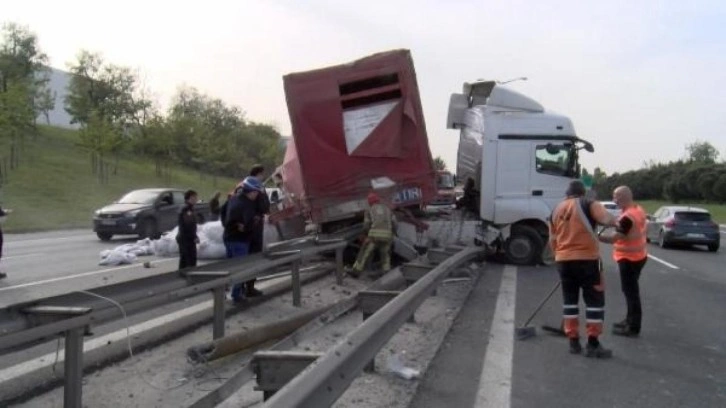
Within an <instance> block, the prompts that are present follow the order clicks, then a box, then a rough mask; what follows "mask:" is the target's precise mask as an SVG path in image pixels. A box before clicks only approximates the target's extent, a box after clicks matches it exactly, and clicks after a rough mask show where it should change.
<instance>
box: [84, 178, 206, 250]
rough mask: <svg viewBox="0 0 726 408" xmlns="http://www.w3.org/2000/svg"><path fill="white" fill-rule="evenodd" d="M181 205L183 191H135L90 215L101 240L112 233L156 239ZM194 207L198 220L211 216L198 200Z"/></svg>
mask: <svg viewBox="0 0 726 408" xmlns="http://www.w3.org/2000/svg"><path fill="white" fill-rule="evenodd" d="M183 206H184V191H183V190H176V189H171V188H148V189H143V190H134V191H131V192H129V193H128V194H126V195H124V196H123V197H121V199H120V200H118V201H116V202H115V203H113V204H110V205H107V206H105V207H103V208H101V209H100V210H97V211H96V212H95V214H94V216H93V231H94V232H95V233H96V235H98V238H99V239H101V240H102V241H108V240H110V239H111V238H112V237H113V236H114V235H138V236H139V237H141V238H154V239H156V238H158V237H160V236H161V233H162V232H165V231H170V230H172V229H174V227H175V226H176V225H177V219H178V215H179V211H181V208H182V207H183ZM196 209H197V214H198V218H199V219H198V221H199V223H203V222H204V221H205V220H206V219H209V218H210V212H209V204H207V203H198V204H197V206H196Z"/></svg>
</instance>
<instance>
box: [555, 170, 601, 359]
mask: <svg viewBox="0 0 726 408" xmlns="http://www.w3.org/2000/svg"><path fill="white" fill-rule="evenodd" d="M585 193H586V190H585V185H584V184H583V183H582V182H581V181H579V180H574V181H572V182H571V183H570V186H569V187H568V189H567V193H566V194H567V198H566V199H565V200H564V201H562V202H561V203H560V204H558V205H557V207H556V208H555V210H554V211H553V212H552V216H551V218H550V246H551V247H552V252H553V253H554V254H555V262H556V264H557V270H558V272H559V274H560V280H561V282H562V298H563V305H562V309H563V320H564V322H563V326H564V329H565V335H566V336H567V337H568V338H569V339H570V353H572V354H580V353H582V345H581V344H580V334H579V319H580V309H579V303H580V290H582V297H583V299H584V300H585V306H586V308H587V309H586V312H585V317H586V320H587V347H586V352H585V356H586V357H594V358H610V357H612V351H611V350H609V349H606V348H604V347H603V346H602V344H600V340H599V337H600V334H602V323H603V319H604V318H605V285H604V281H603V277H602V271H601V268H600V264H601V262H600V249H599V241H598V238H597V236H596V234H595V232H594V230H595V227H596V225H597V224H600V225H605V226H614V225H615V218H614V217H613V216H612V215H610V213H608V211H607V210H606V209H605V207H603V205H602V204H600V202H598V201H593V200H589V199H586V198H585V197H584V196H585Z"/></svg>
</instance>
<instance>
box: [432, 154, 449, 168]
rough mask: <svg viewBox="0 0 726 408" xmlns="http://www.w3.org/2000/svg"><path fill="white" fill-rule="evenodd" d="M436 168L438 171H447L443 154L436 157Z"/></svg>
mask: <svg viewBox="0 0 726 408" xmlns="http://www.w3.org/2000/svg"><path fill="white" fill-rule="evenodd" d="M434 169H436V171H446V162H445V161H444V159H442V158H441V156H436V158H435V159H434Z"/></svg>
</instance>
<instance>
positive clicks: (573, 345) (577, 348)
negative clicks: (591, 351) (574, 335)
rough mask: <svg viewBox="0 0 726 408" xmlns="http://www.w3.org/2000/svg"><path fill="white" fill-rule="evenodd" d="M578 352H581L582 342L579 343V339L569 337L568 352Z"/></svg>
mask: <svg viewBox="0 0 726 408" xmlns="http://www.w3.org/2000/svg"><path fill="white" fill-rule="evenodd" d="M580 353H582V344H580V339H570V354H580Z"/></svg>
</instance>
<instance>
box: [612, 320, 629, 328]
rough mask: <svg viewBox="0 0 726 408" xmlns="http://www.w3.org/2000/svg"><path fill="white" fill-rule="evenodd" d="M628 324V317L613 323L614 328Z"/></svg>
mask: <svg viewBox="0 0 726 408" xmlns="http://www.w3.org/2000/svg"><path fill="white" fill-rule="evenodd" d="M627 326H628V319H623V320H622V321H620V322H617V323H613V327H614V328H623V327H627Z"/></svg>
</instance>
